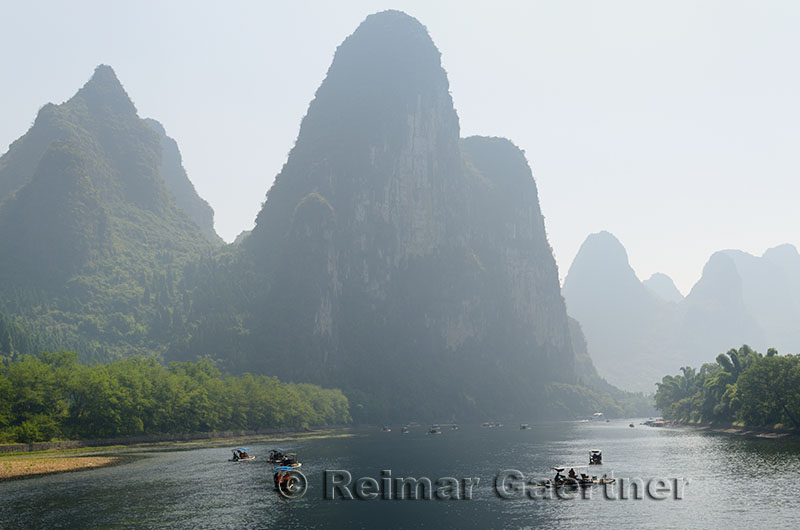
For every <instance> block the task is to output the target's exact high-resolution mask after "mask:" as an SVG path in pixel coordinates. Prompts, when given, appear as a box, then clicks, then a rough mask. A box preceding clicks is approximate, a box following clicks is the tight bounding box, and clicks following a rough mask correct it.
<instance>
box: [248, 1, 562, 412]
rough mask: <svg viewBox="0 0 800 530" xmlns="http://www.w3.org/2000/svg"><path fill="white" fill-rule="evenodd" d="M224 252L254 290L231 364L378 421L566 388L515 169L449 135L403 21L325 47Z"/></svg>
mask: <svg viewBox="0 0 800 530" xmlns="http://www.w3.org/2000/svg"><path fill="white" fill-rule="evenodd" d="M241 248H242V252H243V254H242V256H243V258H242V259H243V260H244V261H245V262H247V263H252V264H254V265H253V266H254V267H255V268H256V269H257V273H256V276H258V277H259V278H260V280H259V282H260V286H261V287H260V290H259V292H258V293H256V294H254V295H253V297H252V300H251V302H250V303H251V306H250V309H249V310H248V314H249V315H251V316H250V317H248V318H247V322H246V325H247V327H248V329H250V330H251V333H252V334H253V339H254V340H253V344H254V345H257V347H256V348H255V351H253V352H251V353H250V354H249V355H248V357H247V365H248V366H247V369H254V368H255V367H258V369H263V370H265V371H270V372H271V373H276V374H277V375H279V376H283V377H287V378H291V379H295V380H311V381H318V382H323V383H326V384H336V385H337V386H339V385H340V386H343V387H344V388H345V389H347V390H348V392H349V393H350V395H351V397H353V398H354V400H355V403H354V404H355V405H359V404H360V405H361V406H363V407H366V408H369V409H371V410H373V411H374V413H375V414H377V415H380V414H383V415H384V416H386V415H388V416H390V417H391V416H392V415H396V414H399V413H401V411H402V413H403V414H406V413H409V412H417V413H419V414H420V417H422V416H429V415H431V414H434V413H435V414H437V415H439V416H438V417H442V416H441V415H442V414H466V413H469V414H479V413H483V412H487V413H488V412H493V413H498V412H499V411H502V410H505V413H506V414H508V413H512V412H513V411H514V410H516V411H519V410H527V411H530V410H531V409H532V405H533V404H534V403H533V402H532V400H531V399H530V392H531V388H535V386H536V385H539V384H546V383H548V382H551V381H567V382H571V381H574V380H575V372H574V355H573V350H572V344H571V342H570V335H569V327H568V323H567V317H566V312H565V309H564V302H563V299H562V298H561V295H560V292H559V288H558V274H557V270H556V265H555V261H554V259H553V255H552V251H551V249H550V247H549V245H548V243H547V239H546V235H545V230H544V222H543V218H542V215H541V212H540V210H539V204H538V196H537V191H536V185H535V183H534V181H533V177H532V175H531V172H530V168H529V167H528V164H527V161H526V160H525V158H524V155H523V154H522V152H521V151H520V150H519V149H517V148H516V147H515V146H513V144H511V143H510V142H508V141H507V140H503V139H498V138H479V137H473V138H468V139H465V140H463V141H461V140H460V139H459V125H458V117H457V115H456V112H455V110H454V108H453V104H452V100H451V97H450V95H449V91H448V81H447V76H446V74H445V72H444V70H443V69H442V68H441V64H440V59H439V52H438V51H437V50H436V48H435V46H434V45H433V43H432V42H431V39H430V37H429V36H428V34H427V31H426V30H425V28H424V27H423V26H422V25H421V24H420V23H419V22H418V21H416V20H415V19H413V18H411V17H409V16H407V15H405V14H403V13H400V12H396V11H387V12H383V13H379V14H376V15H372V16H370V17H368V18H367V19H366V20H365V21H364V22H363V23H362V25H361V26H360V27H359V28H358V29H357V30H356V31H355V32H354V33H353V35H351V36H350V37H348V38H347V39H346V40H345V41H344V43H342V45H341V46H340V47H339V49H338V50H337V52H336V55H335V57H334V60H333V63H332V65H331V67H330V70H329V71H328V74H327V77H326V79H325V81H324V82H323V83H322V85H321V86H320V88H319V90H318V91H317V94H316V97H315V99H314V101H313V102H312V103H311V105H310V106H309V110H308V114H307V115H306V117H305V118H304V120H303V123H302V126H301V129H300V134H299V136H298V139H297V143H296V145H295V147H294V149H293V150H292V152H291V154H290V156H289V159H288V161H287V163H286V165H285V166H284V168H283V170H282V171H281V173H280V174H279V175H278V177H277V179H276V181H275V184H274V185H273V187H272V189H271V190H270V191H269V194H268V199H267V202H266V203H265V205H264V207H263V209H262V211H261V212H260V213H259V216H258V219H257V223H256V227H255V229H254V230H253V232H252V234H251V235H250V236H249V237H248V238H246V239H245V240H244V241H242V243H241ZM284 359H291V361H290V362H285V361H282V360H284ZM240 368H245V367H240Z"/></svg>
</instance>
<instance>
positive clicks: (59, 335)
mask: <svg viewBox="0 0 800 530" xmlns="http://www.w3.org/2000/svg"><path fill="white" fill-rule="evenodd" d="M212 217H213V212H212V211H211V209H210V207H209V206H208V204H207V203H206V202H205V201H203V200H202V199H200V198H199V197H198V196H197V194H196V192H195V190H194V187H193V185H192V184H191V182H190V181H189V180H188V178H187V176H186V173H185V172H184V170H183V168H182V166H181V162H180V154H179V153H178V151H177V146H176V145H175V144H174V141H173V140H171V139H169V138H168V137H167V136H166V134H165V133H164V129H163V127H161V126H160V124H158V122H155V121H150V122H146V121H145V120H142V119H141V118H139V116H138V114H137V111H136V108H135V106H134V105H133V103H132V102H131V100H130V98H129V97H128V95H127V93H126V92H125V90H124V89H123V87H122V85H121V84H120V82H119V80H118V79H117V77H116V75H115V74H114V71H113V70H112V69H111V68H110V67H108V66H105V65H101V66H98V67H97V69H96V70H95V72H94V75H93V76H92V78H91V79H90V80H89V81H88V82H87V83H86V85H84V86H83V88H81V89H80V90H79V91H78V92H77V94H75V96H73V97H72V98H71V99H70V100H68V101H66V102H65V103H63V104H60V105H54V104H47V105H45V106H44V107H42V108H41V109H40V111H39V113H38V115H37V117H36V120H35V122H34V124H33V125H32V127H31V128H30V130H29V131H28V132H27V133H26V134H25V135H23V136H22V137H21V138H19V139H18V140H16V141H15V142H14V143H13V144H12V145H11V146H10V147H9V150H8V152H7V153H6V154H5V155H3V157H2V158H0V248H2V252H1V253H0V311H2V312H7V313H11V314H19V315H22V316H23V319H24V320H26V321H28V322H32V323H33V324H32V327H34V328H36V330H38V331H41V333H43V334H44V335H48V334H49V335H52V338H53V340H52V341H50V345H51V347H67V348H71V349H79V350H80V351H81V353H82V354H83V355H85V356H88V357H93V358H99V359H105V358H109V357H113V356H115V355H124V354H128V353H133V352H136V351H141V352H152V351H153V350H158V349H159V347H158V346H157V345H155V344H154V343H153V341H152V339H153V336H154V335H153V334H152V333H151V332H154V331H156V330H157V329H159V328H162V330H163V331H164V332H166V330H167V329H168V328H169V327H171V326H172V321H173V319H174V316H175V309H174V308H173V303H174V302H175V300H176V293H175V290H176V285H177V282H178V280H179V277H180V271H181V270H182V269H183V267H184V265H185V264H186V263H187V262H188V261H190V260H192V259H196V257H197V256H199V255H201V254H203V253H210V251H211V250H212V248H213V246H214V245H218V244H219V243H220V241H221V240H219V238H218V236H217V235H216V234H215V233H214V230H213V226H212V225H213V219H212ZM155 335H159V333H155Z"/></svg>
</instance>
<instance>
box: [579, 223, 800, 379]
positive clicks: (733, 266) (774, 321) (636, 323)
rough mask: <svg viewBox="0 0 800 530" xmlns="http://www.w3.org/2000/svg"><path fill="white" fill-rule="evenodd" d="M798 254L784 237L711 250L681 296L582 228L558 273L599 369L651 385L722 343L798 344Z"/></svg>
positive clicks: (783, 347)
mask: <svg viewBox="0 0 800 530" xmlns="http://www.w3.org/2000/svg"><path fill="white" fill-rule="evenodd" d="M798 286H800V255H798V253H797V249H795V248H794V247H793V246H791V245H782V246H780V247H776V248H773V249H769V250H767V251H766V252H765V253H764V255H763V256H762V257H756V256H752V255H750V254H747V253H745V252H741V251H738V250H725V251H720V252H716V253H715V254H714V255H712V256H711V258H710V259H709V261H708V263H707V264H706V266H705V267H704V269H703V274H702V276H701V278H700V280H699V281H698V282H697V284H695V286H694V287H693V288H692V290H691V292H690V293H689V294H688V295H687V296H686V297H685V298H682V297H680V293H678V292H677V290H676V289H675V288H674V285H673V284H672V281H671V280H669V278H668V277H666V276H664V277H662V278H657V279H656V278H655V277H654V278H651V279H650V280H649V281H647V282H640V281H639V280H638V278H637V277H636V275H635V273H634V272H633V270H632V269H631V268H630V265H629V264H628V261H627V255H626V254H625V250H624V248H623V247H622V245H621V244H620V243H619V241H617V240H616V238H614V237H613V236H612V235H611V234H608V233H606V232H604V233H600V234H593V235H591V236H589V237H588V238H587V240H586V242H585V243H584V245H583V246H582V247H581V250H580V251H579V252H578V255H577V256H576V257H575V260H574V262H573V264H572V267H570V270H569V273H568V275H567V277H566V279H565V281H564V289H563V292H564V297H565V299H566V301H567V308H568V311H569V313H570V315H572V316H574V317H575V318H576V319H578V320H579V321H580V323H581V324H582V326H583V329H584V331H585V333H586V338H587V341H588V345H589V351H591V352H592V357H593V359H594V360H595V362H596V364H597V368H598V371H599V373H600V374H601V375H602V376H604V377H607V378H608V379H609V381H610V382H611V383H614V384H618V385H620V386H621V387H623V388H628V389H636V390H648V391H650V390H652V388H653V385H654V383H655V382H657V381H659V380H660V379H661V377H662V376H663V375H664V374H666V373H672V372H675V370H677V369H678V368H679V367H681V366H685V365H698V364H700V363H702V361H703V360H705V359H707V358H708V357H709V356H712V355H716V354H718V353H723V352H725V351H727V350H728V349H730V347H731V345H736V344H751V345H753V346H756V347H758V348H762V349H765V350H766V349H768V348H770V347H776V348H777V349H778V350H779V351H783V352H787V353H789V352H797V351H800V328H798V327H797V322H800V289H798Z"/></svg>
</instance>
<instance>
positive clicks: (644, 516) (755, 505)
mask: <svg viewBox="0 0 800 530" xmlns="http://www.w3.org/2000/svg"><path fill="white" fill-rule="evenodd" d="M629 423H630V421H629V420H625V421H621V420H619V421H612V422H610V423H600V422H597V423H595V422H591V423H588V422H585V423H581V422H563V423H544V424H533V425H531V429H530V430H520V429H519V425H518V424H515V425H505V426H504V427H502V428H482V427H481V426H479V425H461V426H460V428H459V429H458V430H450V429H448V428H446V427H444V428H443V429H442V430H443V433H442V434H441V435H439V436H435V435H427V434H426V433H425V431H426V429H425V428H421V427H417V428H412V429H411V432H410V433H409V434H401V433H400V426H399V425H398V426H395V427H394V428H393V430H392V432H382V431H381V429H377V428H371V429H366V428H364V429H361V428H359V429H352V430H350V431H347V434H349V435H350V436H341V437H333V438H317V439H306V440H299V441H296V442H291V443H289V444H287V445H288V447H284V449H287V450H289V449H291V450H294V451H296V452H297V453H298V457H299V459H300V460H301V461H302V462H303V466H302V468H300V469H301V471H303V473H304V475H305V476H306V477H307V479H308V484H309V487H308V489H307V491H306V493H305V495H304V496H303V497H302V498H299V499H293V500H286V499H283V498H281V497H279V496H278V494H277V493H276V491H275V490H274V488H273V479H272V465H270V464H269V463H268V462H267V461H266V458H265V457H266V454H267V453H268V451H269V449H271V448H272V447H271V446H267V445H250V446H249V447H250V452H251V453H252V454H256V455H257V458H256V460H254V461H251V462H241V463H231V462H228V461H227V459H228V458H229V456H230V450H229V449H227V448H206V449H193V450H184V451H165V452H148V453H146V454H143V456H142V458H140V459H137V460H136V461H134V462H132V463H129V464H125V465H120V466H116V467H110V468H104V469H97V470H91V471H84V472H78V473H66V474H60V475H51V476H46V477H41V478H35V479H28V480H20V481H11V482H5V483H0V528H3V529H10V528H48V529H55V528H185V529H203V528H207V529H215V530H217V529H225V528H253V529H255V528H282V529H316V528H319V529H327V528H341V529H358V528H363V529H381V528H386V529H390V528H391V529H394V528H397V529H400V528H409V529H410V528H439V529H442V528H479V529H491V528H554V529H558V528H570V529H574V528H579V527H583V526H584V525H586V526H593V527H600V528H615V529H642V528H687V529H689V528H704V529H705V528H725V527H729V528H734V527H735V528H748V527H750V528H767V527H769V528H795V527H796V525H797V521H798V518H800V493H798V488H797V483H798V479H800V442H797V441H786V440H763V439H752V438H745V437H741V436H734V435H726V434H715V433H707V432H697V431H692V430H687V429H669V428H650V427H645V426H641V425H639V422H638V421H634V423H635V427H634V428H630V427H629V426H628V424H629ZM595 448H597V449H602V451H603V455H604V464H603V465H602V466H592V467H591V468H589V469H588V470H581V469H578V471H579V472H580V471H584V472H589V473H591V474H593V475H602V474H606V475H609V476H613V477H615V478H616V479H617V483H616V484H615V485H614V486H612V487H610V488H608V489H607V490H605V491H604V489H603V487H601V486H594V487H591V488H589V489H588V490H586V493H585V494H584V496H583V497H582V496H581V494H580V493H579V492H563V493H562V492H559V493H560V494H559V495H555V494H553V493H552V492H550V491H549V490H542V489H536V488H531V489H528V490H525V491H524V492H522V493H523V494H522V496H521V497H520V498H510V499H509V498H503V497H502V496H500V495H498V493H497V491H496V488H495V479H496V477H497V475H498V474H499V473H500V472H502V471H503V470H517V471H519V473H520V474H521V475H522V476H524V478H525V479H528V478H531V477H533V478H535V479H541V478H545V477H551V476H552V475H553V474H554V473H553V472H552V471H550V468H551V467H553V466H554V465H562V464H566V465H579V464H580V465H583V464H586V463H587V461H588V452H589V450H590V449H595ZM326 470H327V471H331V470H346V471H348V472H349V473H350V474H351V475H352V478H353V480H355V479H357V478H360V477H372V478H374V479H375V480H376V481H377V482H378V483H379V484H385V483H386V482H385V481H382V480H381V479H382V478H384V477H385V476H387V475H388V473H389V472H391V476H392V478H394V479H396V478H398V477H403V478H407V477H414V478H418V479H420V478H422V477H428V478H430V479H431V480H432V481H433V482H434V485H436V484H435V483H436V480H437V479H441V478H444V477H452V478H455V479H458V480H459V481H461V480H462V479H464V478H468V477H469V478H477V479H479V482H478V483H477V485H474V486H473V487H472V491H471V499H461V500H440V499H437V498H436V496H435V495H434V498H433V499H432V500H426V499H417V500H409V499H405V500H398V499H383V498H381V497H380V496H379V497H378V498H377V499H375V500H357V499H356V500H346V499H343V498H342V491H343V490H342V489H336V490H334V491H333V495H334V498H333V499H326V498H325V496H326V494H329V493H330V492H329V491H328V489H329V488H326V485H325V482H324V480H325V476H326V473H325V472H326ZM327 476H328V478H329V480H331V479H334V480H337V481H338V480H340V479H341V480H344V479H343V478H342V475H336V476H334V475H333V474H331V473H328V475H327ZM626 479H630V480H632V479H641V483H642V484H643V485H644V486H645V487H647V486H648V485H649V486H650V488H651V490H650V492H651V493H655V496H653V495H649V494H648V493H647V492H644V493H643V494H642V495H640V497H641V498H639V499H635V498H633V497H635V496H636V489H637V488H635V487H633V486H631V487H629V488H625V485H626V484H629V482H628V481H626ZM655 479H664V480H665V483H662V484H657V483H655ZM521 482H523V481H519V480H512V481H511V482H506V489H505V492H506V493H505V495H506V496H509V495H516V494H517V493H515V491H517V492H518V491H519V490H513V491H512V489H511V487H513V486H515V485H517V486H518V485H519V484H520V483H521ZM440 484H444V483H440ZM462 484H463V482H462ZM353 486H354V484H352V483H351V484H350V490H351V491H353V492H354V494H355V493H356V492H355V491H354V490H355V488H354V487H353ZM676 486H677V487H678V490H677V491H676V490H675V488H676ZM659 487H660V488H661V489H659V490H658V491H656V488H659ZM623 489H626V491H627V494H628V495H627V496H628V498H627V499H620V498H619V496H620V494H621V493H622V491H623ZM384 493H385V495H386V496H391V495H394V496H395V497H396V496H397V492H396V488H395V490H394V491H390V492H389V493H386V490H385V491H384ZM459 494H461V496H466V493H465V491H464V489H463V488H460V490H459ZM657 496H662V497H667V498H666V499H661V500H658V499H656V498H654V497H657ZM542 497H544V498H542ZM561 497H568V498H561ZM584 497H585V498H584ZM613 497H617V498H616V500H614V499H612V498H613ZM676 497H677V498H676Z"/></svg>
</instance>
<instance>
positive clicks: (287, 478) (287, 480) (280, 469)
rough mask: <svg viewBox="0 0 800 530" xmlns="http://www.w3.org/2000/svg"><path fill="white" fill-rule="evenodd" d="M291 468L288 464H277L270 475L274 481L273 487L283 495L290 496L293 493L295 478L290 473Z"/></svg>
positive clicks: (295, 483)
mask: <svg viewBox="0 0 800 530" xmlns="http://www.w3.org/2000/svg"><path fill="white" fill-rule="evenodd" d="M293 469H294V468H292V467H290V466H277V467H276V468H275V474H274V475H273V476H272V479H273V481H274V482H275V489H276V490H278V491H279V492H280V493H281V494H283V496H284V497H291V496H292V495H293V494H294V493H295V486H296V485H297V478H296V477H295V476H294V475H292V470H293Z"/></svg>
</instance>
